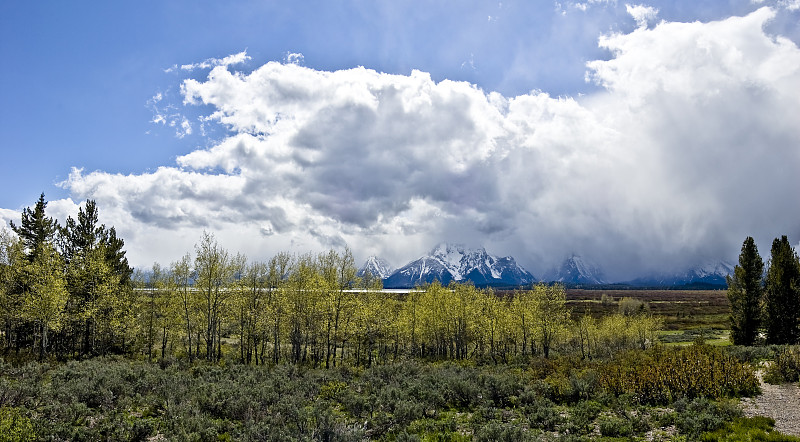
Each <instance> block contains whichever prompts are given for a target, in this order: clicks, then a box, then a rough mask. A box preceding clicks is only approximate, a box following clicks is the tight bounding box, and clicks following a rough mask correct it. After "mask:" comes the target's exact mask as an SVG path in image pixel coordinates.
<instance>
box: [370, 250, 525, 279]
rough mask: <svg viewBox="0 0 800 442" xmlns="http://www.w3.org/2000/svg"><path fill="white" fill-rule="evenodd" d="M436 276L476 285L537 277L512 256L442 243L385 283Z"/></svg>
mask: <svg viewBox="0 0 800 442" xmlns="http://www.w3.org/2000/svg"><path fill="white" fill-rule="evenodd" d="M433 280H439V281H440V282H442V283H443V284H447V283H449V282H450V281H466V280H469V281H472V282H474V283H475V284H478V285H486V284H504V285H526V284H530V283H533V282H535V281H536V279H535V278H534V277H533V275H531V274H530V273H529V272H528V271H527V270H525V269H523V268H522V267H520V266H519V265H517V263H516V261H514V258H512V257H510V256H508V257H505V258H499V257H497V256H494V255H490V254H488V253H487V252H486V250H485V249H484V248H482V247H481V248H477V249H468V248H466V247H465V246H464V245H462V244H448V243H441V244H438V245H437V246H436V247H434V248H433V249H432V250H431V251H430V253H429V254H427V255H425V256H423V257H421V258H419V259H417V260H415V261H412V262H410V263H408V264H406V265H405V266H403V267H402V268H400V269H398V270H397V271H395V272H394V273H393V274H392V275H391V276H390V277H389V278H388V279H387V281H385V283H384V285H385V286H387V287H390V286H398V287H399V286H414V285H417V284H419V283H425V282H431V281H433Z"/></svg>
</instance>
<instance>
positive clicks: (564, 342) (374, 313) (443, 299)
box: [133, 233, 660, 368]
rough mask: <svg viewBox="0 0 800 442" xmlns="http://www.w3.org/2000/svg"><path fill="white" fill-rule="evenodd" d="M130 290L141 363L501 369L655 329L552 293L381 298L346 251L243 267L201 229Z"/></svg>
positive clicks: (605, 350)
mask: <svg viewBox="0 0 800 442" xmlns="http://www.w3.org/2000/svg"><path fill="white" fill-rule="evenodd" d="M133 286H134V287H135V292H136V293H138V294H139V299H140V301H139V305H140V307H139V308H137V312H138V316H137V322H138V324H139V326H138V327H139V329H140V330H141V333H140V335H139V336H140V343H139V349H140V350H139V351H140V353H141V354H144V355H146V357H147V358H148V359H154V358H166V357H169V356H170V355H172V356H177V357H181V358H187V359H188V360H189V361H193V360H197V359H205V360H207V361H211V362H217V361H220V360H221V359H223V358H224V357H227V358H235V359H236V360H238V361H239V362H241V363H245V364H255V365H259V364H278V363H282V362H289V363H299V364H306V365H309V366H313V367H325V368H328V367H333V366H338V365H343V364H348V365H350V364H354V365H359V366H371V365H373V364H376V363H377V364H383V363H389V362H395V361H398V360H404V359H408V358H424V359H432V360H463V359H473V360H485V361H489V360H491V361H495V362H507V361H509V360H511V359H513V358H516V357H527V356H532V355H541V356H544V357H550V355H551V352H553V351H559V352H562V353H563V352H574V353H579V354H580V355H581V356H583V357H584V358H592V357H596V356H601V355H608V354H609V353H611V352H615V351H618V350H623V349H628V348H646V347H649V346H650V345H651V344H652V343H653V342H654V340H655V332H656V330H657V329H658V328H659V326H660V322H659V321H658V320H657V319H655V318H653V317H651V316H650V315H647V314H635V312H632V313H631V314H627V315H626V314H622V313H620V314H615V315H611V316H608V317H605V318H600V319H595V318H592V317H591V316H589V315H583V316H579V317H578V318H577V319H573V314H572V312H571V311H570V309H569V308H567V306H566V293H565V290H564V288H563V287H562V286H558V285H555V286H547V285H536V286H533V287H531V288H529V289H527V290H519V291H516V292H514V293H512V294H507V295H501V294H498V293H495V292H494V291H492V290H491V289H479V288H476V287H475V286H473V285H471V284H461V283H451V284H449V285H447V286H442V285H441V284H439V283H438V282H434V283H433V284H430V285H427V286H425V287H421V288H419V289H416V290H411V291H410V292H409V293H404V294H398V293H387V292H384V291H382V290H381V288H382V287H381V280H380V279H379V278H374V277H372V276H371V275H369V274H366V275H364V276H363V277H359V276H357V268H356V266H355V262H354V259H353V255H352V253H351V251H350V250H349V249H344V250H343V251H340V252H337V251H335V250H330V251H327V252H323V253H319V254H311V253H308V254H302V255H290V254H288V253H285V252H281V253H278V254H277V255H275V256H273V257H272V258H271V259H269V260H268V261H266V262H261V261H255V262H248V260H247V259H246V257H244V256H243V255H241V254H231V253H230V252H228V251H227V250H225V249H224V248H223V247H221V246H220V245H219V243H218V242H217V240H216V239H215V238H214V236H213V235H212V234H209V233H204V234H203V236H202V238H201V240H200V241H199V242H198V244H197V245H196V247H195V254H194V257H192V255H190V254H188V253H187V254H186V255H184V256H183V257H182V258H181V259H179V260H177V261H175V262H173V263H171V264H170V265H169V266H168V267H162V266H161V265H160V264H154V265H153V267H152V269H150V270H149V271H148V272H137V273H136V274H135V275H134V277H133Z"/></svg>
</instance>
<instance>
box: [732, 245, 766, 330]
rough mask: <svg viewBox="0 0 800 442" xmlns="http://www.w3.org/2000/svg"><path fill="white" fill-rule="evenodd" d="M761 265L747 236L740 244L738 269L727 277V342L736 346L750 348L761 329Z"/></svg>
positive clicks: (762, 265) (762, 272)
mask: <svg viewBox="0 0 800 442" xmlns="http://www.w3.org/2000/svg"><path fill="white" fill-rule="evenodd" d="M763 274H764V261H763V260H762V259H761V255H759V254H758V247H756V243H755V241H754V240H753V238H752V237H750V236H748V237H747V239H745V240H744V243H743V244H742V252H741V254H739V265H737V266H736V267H735V268H734V270H733V276H728V277H727V281H728V300H729V301H730V303H731V317H730V320H731V338H732V340H733V343H734V344H736V345H753V344H754V343H755V340H756V337H757V336H758V330H759V328H760V327H761V303H762V297H763V294H764V287H763V280H762V279H763Z"/></svg>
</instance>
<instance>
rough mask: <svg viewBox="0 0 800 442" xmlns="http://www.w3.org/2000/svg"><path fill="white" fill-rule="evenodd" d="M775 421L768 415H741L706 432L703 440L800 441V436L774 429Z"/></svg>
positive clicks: (717, 441)
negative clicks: (714, 429)
mask: <svg viewBox="0 0 800 442" xmlns="http://www.w3.org/2000/svg"><path fill="white" fill-rule="evenodd" d="M774 427H775V421H774V420H773V419H771V418H768V417H763V416H756V417H740V418H736V419H734V420H733V422H728V423H726V424H725V426H723V427H722V428H720V429H718V430H716V431H714V432H709V433H704V434H703V435H702V437H701V439H700V440H702V441H703V442H736V441H764V442H800V437H795V436H789V435H786V434H783V433H780V432H777V431H775V430H774Z"/></svg>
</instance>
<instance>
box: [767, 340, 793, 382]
mask: <svg viewBox="0 0 800 442" xmlns="http://www.w3.org/2000/svg"><path fill="white" fill-rule="evenodd" d="M764 381H765V382H769V383H770V384H780V383H783V382H797V381H800V347H798V346H793V347H785V348H783V349H781V350H780V351H777V352H776V353H775V356H774V358H773V359H772V363H771V364H770V365H769V367H768V368H767V372H766V374H765V375H764Z"/></svg>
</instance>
